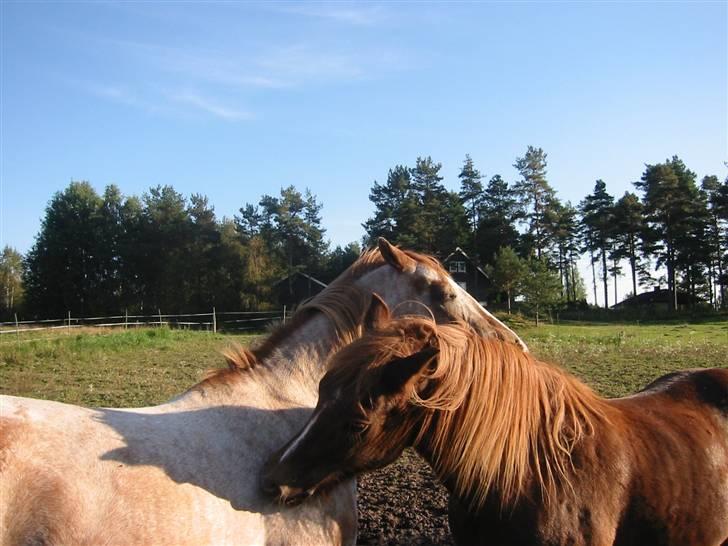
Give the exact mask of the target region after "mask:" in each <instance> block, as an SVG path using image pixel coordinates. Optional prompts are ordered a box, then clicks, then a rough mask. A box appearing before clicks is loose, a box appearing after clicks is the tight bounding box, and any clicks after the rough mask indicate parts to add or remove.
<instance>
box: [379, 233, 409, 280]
mask: <svg viewBox="0 0 728 546" xmlns="http://www.w3.org/2000/svg"><path fill="white" fill-rule="evenodd" d="M377 244H378V246H379V252H381V253H382V256H383V257H384V260H385V261H386V262H387V263H388V264H389V265H391V266H392V267H394V268H395V269H397V270H398V271H402V272H406V273H413V272H414V270H415V269H417V262H416V261H415V260H413V259H412V258H410V257H409V256H407V254H405V253H404V252H402V251H401V250H400V249H398V248H397V247H396V246H394V245H392V244H391V243H390V242H389V241H387V240H386V239H385V238H384V237H380V238H379V239H378V240H377Z"/></svg>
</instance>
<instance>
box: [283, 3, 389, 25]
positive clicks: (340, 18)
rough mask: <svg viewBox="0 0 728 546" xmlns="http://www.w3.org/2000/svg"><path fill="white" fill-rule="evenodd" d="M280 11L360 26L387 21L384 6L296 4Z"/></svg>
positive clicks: (284, 7)
mask: <svg viewBox="0 0 728 546" xmlns="http://www.w3.org/2000/svg"><path fill="white" fill-rule="evenodd" d="M278 11H280V12H283V13H289V14H294V15H303V16H306V17H316V18H319V19H329V20H331V21H336V22H341V23H347V24H350V25H360V26H369V25H374V24H377V23H380V22H382V21H383V20H384V19H385V11H384V9H383V8H382V6H373V5H367V6H362V5H355V4H343V3H324V4H295V5H288V6H282V7H279V8H278Z"/></svg>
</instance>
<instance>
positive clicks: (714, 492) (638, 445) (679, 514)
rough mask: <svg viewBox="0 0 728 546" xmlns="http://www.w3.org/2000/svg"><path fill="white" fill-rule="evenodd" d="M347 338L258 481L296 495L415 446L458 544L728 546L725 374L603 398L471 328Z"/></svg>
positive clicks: (377, 319) (378, 317)
mask: <svg viewBox="0 0 728 546" xmlns="http://www.w3.org/2000/svg"><path fill="white" fill-rule="evenodd" d="M367 320H368V321H369V322H370V323H371V325H372V326H373V327H375V328H376V329H375V330H373V331H370V333H368V334H367V335H365V336H364V337H363V338H361V339H359V340H357V341H354V342H353V343H352V344H350V345H348V346H346V347H344V348H343V349H342V350H341V351H340V352H338V353H337V354H336V355H335V356H334V357H333V359H332V361H331V362H330V365H329V372H327V374H326V375H325V376H324V377H323V379H322V380H321V383H320V385H319V401H318V405H317V407H316V410H315V411H314V413H313V415H312V416H311V418H310V419H309V421H308V422H307V423H306V425H305V426H304V427H303V429H302V430H301V431H300V432H299V433H298V434H297V435H296V436H295V437H294V438H293V439H292V440H291V441H289V442H288V443H287V444H286V445H284V446H283V447H282V448H281V449H280V450H278V451H277V452H276V453H275V454H274V455H273V456H272V457H271V459H270V460H269V462H268V464H267V467H266V471H265V472H264V475H263V477H262V486H263V489H264V490H266V491H267V492H268V493H269V494H271V495H274V496H275V497H277V498H278V499H279V501H282V502H286V503H290V504H295V503H298V502H302V501H303V500H304V499H305V498H307V497H309V496H311V495H313V494H315V493H317V492H319V491H322V490H327V489H328V488H329V487H331V486H332V485H333V484H335V483H338V482H339V481H340V480H342V479H345V478H347V477H349V476H352V475H355V474H359V473H361V472H365V471H368V470H372V469H375V468H381V467H383V466H385V465H387V464H389V463H391V462H393V461H394V460H395V459H396V458H397V457H399V455H400V454H401V452H402V450H403V449H404V448H405V447H408V446H414V447H415V448H416V449H417V451H418V452H419V453H420V454H421V455H422V456H423V457H424V458H425V459H426V460H427V461H428V462H429V463H430V464H431V466H432V467H433V469H434V470H435V472H436V473H437V475H438V476H439V478H440V479H441V480H442V482H443V483H444V484H445V486H446V487H447V488H448V490H449V491H450V494H451V502H450V511H449V517H450V527H451V530H452V532H453V535H454V537H455V539H456V542H458V543H459V544H490V545H501V544H502V545H523V546H525V545H564V546H565V545H573V546H580V545H600V546H601V545H612V544H613V545H619V546H625V545H629V546H657V545H670V546H721V545H723V546H726V545H728V369H721V368H715V369H705V370H694V371H685V372H676V373H671V374H668V375H665V376H663V377H661V378H659V379H657V380H656V381H654V382H653V383H652V384H650V385H649V386H647V387H646V388H645V389H644V390H642V391H640V392H639V393H637V394H635V395H632V396H629V397H626V398H619V399H610V400H608V399H604V398H601V397H600V396H598V395H597V394H595V393H594V392H593V391H592V390H591V389H590V388H589V387H587V386H586V385H584V384H583V383H581V382H580V381H579V380H577V379H576V378H575V377H573V376H571V375H569V374H568V373H567V372H566V371H565V370H563V369H561V368H559V367H556V366H554V365H551V364H547V363H544V362H540V361H538V360H536V359H535V358H534V357H533V356H532V355H530V354H529V353H526V352H524V351H522V350H520V349H519V348H517V347H515V346H513V345H508V344H505V343H503V342H501V341H498V340H495V339H485V338H483V337H480V336H478V335H477V334H476V333H475V332H474V331H473V330H472V329H471V328H469V327H468V326H467V325H465V324H462V323H456V324H452V325H436V324H435V323H434V322H432V321H430V320H428V319H423V318H419V317H417V318H415V317H405V318H398V319H392V318H391V317H390V315H389V310H388V308H387V306H386V304H384V303H383V302H382V301H381V300H379V299H378V298H376V297H375V298H374V299H373V302H372V306H371V308H370V310H369V313H368V318H367Z"/></svg>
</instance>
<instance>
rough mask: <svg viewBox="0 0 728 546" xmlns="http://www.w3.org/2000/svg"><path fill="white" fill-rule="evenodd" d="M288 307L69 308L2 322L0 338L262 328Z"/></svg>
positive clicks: (283, 314)
mask: <svg viewBox="0 0 728 546" xmlns="http://www.w3.org/2000/svg"><path fill="white" fill-rule="evenodd" d="M286 318H287V317H286V307H285V306H284V307H282V308H280V309H271V310H268V311H223V312H218V311H216V310H215V308H214V307H213V308H212V311H210V312H209V313H179V314H163V313H162V312H161V311H158V312H157V313H154V314H148V315H129V314H123V315H109V316H99V317H73V316H71V313H70V312H69V313H68V314H67V316H66V317H65V318H58V319H43V320H18V318H17V316H16V318H15V320H14V321H11V322H0V339H4V336H9V335H15V337H16V339H17V338H19V336H20V335H21V334H28V333H32V332H42V331H49V330H63V329H66V330H67V331H68V332H69V333H70V331H71V330H73V329H76V328H83V327H88V328H94V327H96V328H135V327H140V326H168V327H170V328H187V329H196V330H207V331H210V332H213V333H216V332H218V331H228V332H230V331H232V332H236V331H248V330H259V329H261V328H263V327H265V325H266V324H267V323H271V322H275V321H283V322H285V321H286Z"/></svg>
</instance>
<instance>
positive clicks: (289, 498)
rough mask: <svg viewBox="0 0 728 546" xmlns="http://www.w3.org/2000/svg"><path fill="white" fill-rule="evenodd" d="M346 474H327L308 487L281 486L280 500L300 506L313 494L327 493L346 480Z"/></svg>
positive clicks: (286, 504) (289, 504) (287, 504)
mask: <svg viewBox="0 0 728 546" xmlns="http://www.w3.org/2000/svg"><path fill="white" fill-rule="evenodd" d="M344 478H345V476H344V475H343V474H340V473H334V474H330V475H328V476H326V477H325V478H324V479H323V480H321V481H320V482H318V483H317V484H315V485H312V486H311V487H309V488H307V489H300V488H295V487H288V486H285V485H283V486H281V487H280V493H279V495H278V501H279V502H280V503H281V504H283V505H285V506H298V505H299V504H301V503H302V502H304V501H305V500H307V499H309V498H311V497H313V496H322V495H326V494H327V493H328V492H329V491H331V490H332V489H333V488H334V487H336V486H337V485H338V484H339V483H341V482H342V481H343V480H344Z"/></svg>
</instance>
